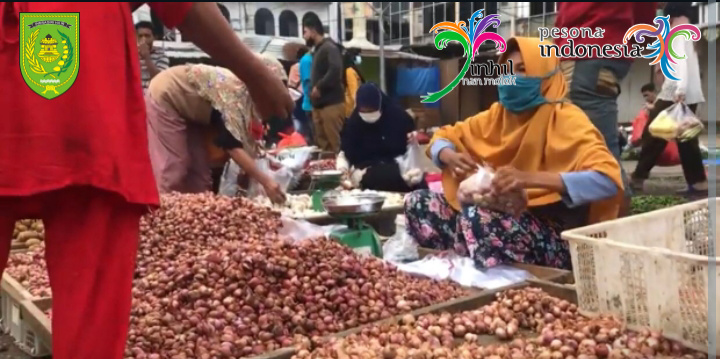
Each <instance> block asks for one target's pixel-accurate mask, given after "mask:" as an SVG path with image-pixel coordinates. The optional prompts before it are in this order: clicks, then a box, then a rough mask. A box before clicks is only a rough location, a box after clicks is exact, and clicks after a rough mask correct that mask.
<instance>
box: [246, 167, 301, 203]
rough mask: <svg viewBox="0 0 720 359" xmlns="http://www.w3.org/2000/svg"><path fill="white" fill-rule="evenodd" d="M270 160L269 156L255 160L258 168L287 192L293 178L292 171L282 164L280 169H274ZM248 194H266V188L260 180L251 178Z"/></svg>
mask: <svg viewBox="0 0 720 359" xmlns="http://www.w3.org/2000/svg"><path fill="white" fill-rule="evenodd" d="M270 161H271V159H270V158H269V157H268V158H260V159H258V160H257V161H256V162H255V165H256V166H257V168H258V170H260V171H262V172H264V173H265V174H266V175H267V176H268V177H270V178H271V179H272V180H273V181H275V182H277V184H278V185H279V186H280V189H281V190H282V191H283V192H286V191H287V189H288V187H289V186H290V183H291V182H292V179H293V173H292V171H291V170H290V169H289V168H287V167H285V166H282V165H280V169H278V170H276V171H274V170H273V169H272V168H270ZM247 196H248V197H249V198H255V197H258V196H266V195H265V188H264V187H263V186H262V185H261V184H260V183H259V182H258V181H256V180H254V179H251V180H250V184H249V186H248V191H247Z"/></svg>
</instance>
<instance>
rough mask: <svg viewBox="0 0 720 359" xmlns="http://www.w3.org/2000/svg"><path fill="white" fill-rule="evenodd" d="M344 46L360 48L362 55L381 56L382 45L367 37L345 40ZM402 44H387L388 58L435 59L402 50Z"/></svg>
mask: <svg viewBox="0 0 720 359" xmlns="http://www.w3.org/2000/svg"><path fill="white" fill-rule="evenodd" d="M342 46H343V47H345V48H346V49H359V50H360V55H361V56H365V57H380V46H377V45H375V44H373V43H372V42H370V41H368V40H367V39H363V38H360V39H358V38H354V39H352V40H350V41H347V42H343V43H342ZM401 48H402V45H385V46H383V51H384V52H385V53H384V55H385V58H386V59H406V60H417V61H427V62H431V61H435V60H437V59H436V58H434V57H429V56H422V55H418V54H414V53H411V52H404V51H400V49H401Z"/></svg>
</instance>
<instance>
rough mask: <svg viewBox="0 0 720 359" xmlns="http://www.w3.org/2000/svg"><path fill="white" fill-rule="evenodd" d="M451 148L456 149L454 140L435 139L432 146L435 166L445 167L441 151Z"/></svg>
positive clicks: (431, 152)
mask: <svg viewBox="0 0 720 359" xmlns="http://www.w3.org/2000/svg"><path fill="white" fill-rule="evenodd" d="M446 148H451V149H453V150H455V145H453V144H452V142H450V141H448V140H443V139H438V140H435V142H434V143H433V145H432V147H430V156H431V157H432V160H433V163H435V166H437V167H438V168H443V166H444V165H443V163H442V162H441V161H440V151H442V150H444V149H446Z"/></svg>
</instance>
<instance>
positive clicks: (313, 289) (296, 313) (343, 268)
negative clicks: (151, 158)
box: [125, 195, 468, 359]
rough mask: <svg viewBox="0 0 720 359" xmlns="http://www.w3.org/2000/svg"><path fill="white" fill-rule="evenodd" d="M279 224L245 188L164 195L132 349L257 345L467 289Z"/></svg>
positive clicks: (164, 351)
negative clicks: (298, 236)
mask: <svg viewBox="0 0 720 359" xmlns="http://www.w3.org/2000/svg"><path fill="white" fill-rule="evenodd" d="M279 225H280V221H279V216H278V214H277V213H273V212H270V211H269V210H267V209H264V208H263V207H260V206H256V205H253V204H251V203H250V202H249V201H247V200H244V199H230V198H224V197H213V196H210V195H170V196H167V197H163V205H162V208H161V209H160V210H159V211H157V212H155V213H153V214H151V215H148V216H146V217H145V218H144V219H143V221H142V223H141V233H142V237H141V243H140V250H139V256H138V269H137V273H136V280H135V283H134V287H133V297H134V302H133V309H132V316H131V327H130V331H129V335H128V345H127V348H126V353H125V358H134V359H150V358H152V359H156V358H157V359H159V358H168V359H181V358H200V359H210V358H238V357H243V356H250V355H253V354H260V353H263V352H266V351H270V350H274V349H278V348H281V347H287V346H291V345H293V344H298V343H307V342H309V340H310V339H309V338H314V337H315V338H316V337H319V336H322V335H326V334H330V333H333V332H337V331H341V330H344V329H348V328H351V327H355V326H358V325H361V324H364V323H368V322H371V321H375V320H379V319H381V318H387V317H390V316H392V315H396V314H399V313H402V312H408V311H410V310H413V309H417V308H420V307H424V306H428V305H431V304H434V303H438V302H441V301H445V300H449V299H452V298H455V297H459V296H462V295H467V294H468V293H467V292H466V291H465V290H464V289H462V288H460V287H458V286H457V285H455V284H453V283H451V282H446V281H442V282H441V281H434V280H429V279H420V278H415V277H412V276H409V275H407V274H404V273H402V272H399V271H397V270H396V269H395V268H394V267H392V266H389V265H387V264H385V263H384V262H383V261H381V260H379V259H376V258H367V257H362V256H359V255H356V254H355V253H354V252H353V251H352V249H350V248H348V247H345V246H343V245H341V244H339V243H336V242H334V241H331V240H327V239H324V238H322V239H314V240H306V241H302V242H299V243H292V242H291V241H290V240H289V239H288V238H280V236H278V235H277V234H276V233H277V230H278V227H279Z"/></svg>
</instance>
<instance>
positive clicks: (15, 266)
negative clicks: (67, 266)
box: [5, 242, 51, 298]
mask: <svg viewBox="0 0 720 359" xmlns="http://www.w3.org/2000/svg"><path fill="white" fill-rule="evenodd" d="M5 271H6V272H7V274H9V275H10V276H11V277H13V279H15V280H16V281H18V283H20V285H22V286H23V288H25V290H27V291H28V292H30V294H31V295H32V296H33V297H36V298H46V297H50V296H51V291H50V277H49V276H48V274H47V266H46V265H45V242H39V243H38V244H36V245H34V246H33V247H31V248H30V249H28V250H27V251H26V252H19V253H13V254H11V255H10V257H9V258H8V263H7V268H6V269H5Z"/></svg>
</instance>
